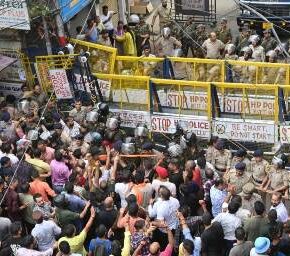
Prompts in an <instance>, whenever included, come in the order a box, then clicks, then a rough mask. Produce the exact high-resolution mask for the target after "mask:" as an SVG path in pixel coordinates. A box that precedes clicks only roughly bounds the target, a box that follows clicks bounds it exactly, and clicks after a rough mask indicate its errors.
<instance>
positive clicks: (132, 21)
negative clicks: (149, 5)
mask: <svg viewBox="0 0 290 256" xmlns="http://www.w3.org/2000/svg"><path fill="white" fill-rule="evenodd" d="M139 22H140V18H139V16H138V15H137V14H132V15H131V16H130V17H129V21H128V23H130V24H132V25H133V24H135V25H136V24H138V23H139Z"/></svg>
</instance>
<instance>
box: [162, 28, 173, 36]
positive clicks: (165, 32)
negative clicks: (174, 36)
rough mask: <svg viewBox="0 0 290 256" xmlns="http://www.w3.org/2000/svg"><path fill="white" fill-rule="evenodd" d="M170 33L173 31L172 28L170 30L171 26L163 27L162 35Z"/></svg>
mask: <svg viewBox="0 0 290 256" xmlns="http://www.w3.org/2000/svg"><path fill="white" fill-rule="evenodd" d="M170 33H171V30H170V28H169V27H165V28H163V30H162V35H163V36H164V37H169V36H170Z"/></svg>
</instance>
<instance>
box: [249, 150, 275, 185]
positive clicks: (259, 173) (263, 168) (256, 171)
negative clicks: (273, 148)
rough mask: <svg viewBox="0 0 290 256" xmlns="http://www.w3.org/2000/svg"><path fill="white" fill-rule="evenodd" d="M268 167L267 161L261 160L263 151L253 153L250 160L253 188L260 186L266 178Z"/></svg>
mask: <svg viewBox="0 0 290 256" xmlns="http://www.w3.org/2000/svg"><path fill="white" fill-rule="evenodd" d="M269 168H270V165H269V163H268V161H266V160H265V159H263V151H262V150H261V149H257V150H255V151H254V154H253V158H252V160H251V169H250V171H251V178H252V182H253V184H254V185H255V186H257V187H259V186H261V185H262V183H263V181H264V179H265V178H266V177H267V176H268V173H269Z"/></svg>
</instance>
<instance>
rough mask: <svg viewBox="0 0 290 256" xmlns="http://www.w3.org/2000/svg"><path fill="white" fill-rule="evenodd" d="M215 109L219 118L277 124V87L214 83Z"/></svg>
mask: <svg viewBox="0 0 290 256" xmlns="http://www.w3.org/2000/svg"><path fill="white" fill-rule="evenodd" d="M214 86H215V87H216V92H217V93H216V94H217V95H215V96H216V99H217V100H216V102H215V108H216V109H217V112H218V113H220V117H223V118H233V119H243V120H245V119H254V120H271V121H275V122H278V116H279V105H278V104H279V102H278V90H279V87H278V86H277V85H269V84H257V85H253V84H241V83H240V84H236V83H235V84H232V83H214Z"/></svg>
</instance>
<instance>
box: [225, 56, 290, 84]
mask: <svg viewBox="0 0 290 256" xmlns="http://www.w3.org/2000/svg"><path fill="white" fill-rule="evenodd" d="M224 65H225V70H226V77H225V81H226V82H233V83H245V84H279V85H288V84H289V82H290V81H289V71H290V70H289V67H290V66H289V64H283V63H268V62H250V61H239V60H225V61H224Z"/></svg>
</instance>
